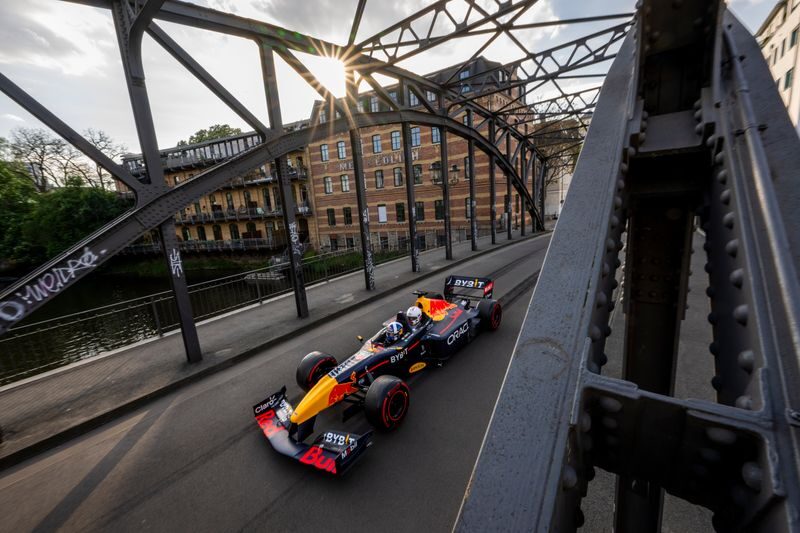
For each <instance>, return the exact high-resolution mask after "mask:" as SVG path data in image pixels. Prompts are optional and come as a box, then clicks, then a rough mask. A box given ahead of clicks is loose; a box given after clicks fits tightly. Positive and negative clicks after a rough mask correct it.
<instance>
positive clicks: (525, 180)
mask: <svg viewBox="0 0 800 533" xmlns="http://www.w3.org/2000/svg"><path fill="white" fill-rule="evenodd" d="M519 157H520V168H521V170H522V173H521V176H522V188H523V189H525V190H526V191H527V190H528V164H527V163H526V162H525V147H524V146H523V147H522V148H520V151H519ZM519 199H520V204H519V223H520V234H521V235H525V233H526V232H525V210H526V209H528V202H526V201H525V195H522V194H521V195H520V198H519Z"/></svg>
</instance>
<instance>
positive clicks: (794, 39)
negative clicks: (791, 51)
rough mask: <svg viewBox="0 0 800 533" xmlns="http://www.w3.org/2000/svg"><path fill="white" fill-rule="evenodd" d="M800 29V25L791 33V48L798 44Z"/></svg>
mask: <svg viewBox="0 0 800 533" xmlns="http://www.w3.org/2000/svg"><path fill="white" fill-rule="evenodd" d="M798 31H800V27H797V28H795V29H793V30H792V33H791V34H790V35H789V48H793V47H794V45H796V44H797V32H798Z"/></svg>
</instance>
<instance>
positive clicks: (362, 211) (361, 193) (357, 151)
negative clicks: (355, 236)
mask: <svg viewBox="0 0 800 533" xmlns="http://www.w3.org/2000/svg"><path fill="white" fill-rule="evenodd" d="M350 147H351V149H352V150H353V175H354V178H355V182H356V201H357V202H358V226H359V228H360V230H361V254H362V257H363V258H364V283H365V285H366V288H367V290H368V291H371V290H374V289H375V265H374V263H373V261H372V242H371V241H370V235H369V205H368V204H367V191H366V188H367V184H366V181H365V179H366V178H365V177H364V156H363V153H362V151H361V136H360V135H359V134H358V129H357V128H354V129H351V130H350Z"/></svg>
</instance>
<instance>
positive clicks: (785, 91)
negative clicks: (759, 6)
mask: <svg viewBox="0 0 800 533" xmlns="http://www.w3.org/2000/svg"><path fill="white" fill-rule="evenodd" d="M798 7H800V0H779V1H778V3H777V4H775V7H773V8H772V11H770V13H769V15H768V16H767V19H766V20H765V21H764V23H763V24H762V25H761V28H759V30H758V33H757V34H756V38H757V39H758V42H759V44H760V45H761V51H762V52H763V53H764V57H765V58H766V59H767V64H768V65H769V69H770V71H771V72H772V77H773V78H775V82H776V84H777V85H778V91H779V92H780V94H781V98H783V103H784V104H785V105H786V109H787V111H788V112H789V118H790V119H791V121H792V124H794V125H795V128H797V127H798V124H800V81H798V75H800V68H798V67H800V63H799V62H798V61H799V60H800V56H798V50H800V42H798V41H800V36H798V33H800V9H798ZM798 131H800V130H798Z"/></svg>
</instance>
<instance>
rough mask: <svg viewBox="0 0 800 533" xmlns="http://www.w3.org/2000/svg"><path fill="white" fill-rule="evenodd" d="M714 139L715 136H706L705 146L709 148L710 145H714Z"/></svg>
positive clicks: (715, 139)
mask: <svg viewBox="0 0 800 533" xmlns="http://www.w3.org/2000/svg"><path fill="white" fill-rule="evenodd" d="M716 141H717V138H716V136H714V135H709V136H708V139H706V146H707V147H709V148H711V147H712V146H714V143H715V142H716Z"/></svg>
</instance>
